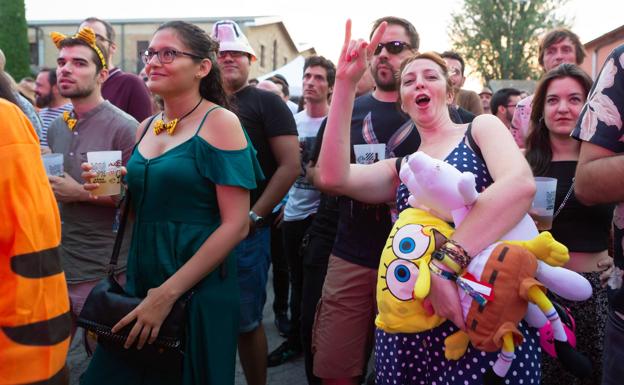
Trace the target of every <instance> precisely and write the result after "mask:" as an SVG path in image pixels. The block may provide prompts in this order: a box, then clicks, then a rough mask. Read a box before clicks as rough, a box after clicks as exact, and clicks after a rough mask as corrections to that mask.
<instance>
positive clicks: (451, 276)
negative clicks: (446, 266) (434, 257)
mask: <svg viewBox="0 0 624 385" xmlns="http://www.w3.org/2000/svg"><path fill="white" fill-rule="evenodd" d="M429 270H431V272H432V273H433V274H435V275H437V276H439V277H441V278H444V279H446V280H449V281H453V282H454V281H457V275H455V274H453V273H451V272H450V271H446V270H442V269H440V268H439V267H438V266H436V264H435V263H433V262H430V263H429Z"/></svg>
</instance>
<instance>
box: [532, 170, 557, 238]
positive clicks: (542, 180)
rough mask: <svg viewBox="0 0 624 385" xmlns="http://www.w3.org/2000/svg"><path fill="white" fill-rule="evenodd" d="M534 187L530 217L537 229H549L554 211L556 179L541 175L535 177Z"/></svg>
mask: <svg viewBox="0 0 624 385" xmlns="http://www.w3.org/2000/svg"><path fill="white" fill-rule="evenodd" d="M535 187H536V191H535V198H533V204H532V207H531V217H533V219H534V220H535V222H536V224H537V229H538V230H540V231H542V230H550V229H551V228H552V222H553V214H554V212H555V196H556V194H557V179H555V178H548V177H543V176H538V177H535Z"/></svg>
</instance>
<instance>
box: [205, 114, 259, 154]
mask: <svg viewBox="0 0 624 385" xmlns="http://www.w3.org/2000/svg"><path fill="white" fill-rule="evenodd" d="M199 136H201V137H202V138H203V139H204V140H206V141H207V142H208V143H210V144H211V145H212V146H214V147H216V148H219V149H221V150H240V149H243V148H245V147H246V146H247V139H246V138H245V134H244V133H243V128H242V127H241V124H240V121H239V120H238V117H237V116H236V115H235V114H234V113H232V112H231V111H229V110H227V109H225V108H215V109H214V110H212V111H211V112H210V113H209V114H208V116H207V117H206V121H205V122H204V124H203V126H202V128H201V129H200V130H199Z"/></svg>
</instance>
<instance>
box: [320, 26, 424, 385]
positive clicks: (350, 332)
mask: <svg viewBox="0 0 624 385" xmlns="http://www.w3.org/2000/svg"><path fill="white" fill-rule="evenodd" d="M383 22H387V23H388V25H387V28H386V30H385V32H384V34H383V36H382V38H381V40H380V43H379V45H378V46H377V47H376V49H375V51H374V54H373V57H372V59H371V62H370V71H371V74H372V75H373V79H374V81H375V90H374V91H373V92H372V93H370V94H366V95H363V96H360V97H359V98H357V99H355V103H354V106H353V114H352V119H351V127H350V133H351V135H350V136H351V145H352V147H351V148H352V151H351V162H352V163H372V162H374V161H375V160H376V159H384V158H391V157H401V156H404V155H407V154H410V153H412V152H414V151H416V150H417V149H418V146H419V145H420V137H419V136H418V132H417V131H416V130H415V129H414V126H413V124H412V122H411V120H410V119H409V117H408V116H407V115H404V114H403V113H401V112H400V111H399V109H398V108H397V106H396V102H397V100H398V96H399V87H398V82H397V76H398V71H399V68H400V65H401V62H402V61H403V60H404V59H405V58H407V57H409V56H410V55H412V54H414V53H415V52H416V51H417V50H418V45H419V37H418V33H417V32H416V29H415V28H414V26H413V25H412V24H411V23H410V22H409V21H407V20H405V19H402V18H398V17H391V16H389V17H383V18H381V19H378V20H376V21H375V23H374V25H373V28H372V32H371V37H372V36H373V34H374V33H375V31H376V30H377V28H378V27H379V26H380V25H381V23H383ZM345 129H348V128H347V127H345ZM322 135H323V134H322V133H321V132H319V137H322ZM315 182H317V181H316V180H315ZM391 223H392V222H391V213H390V209H389V207H388V205H385V204H383V205H369V204H364V203H362V202H359V201H356V200H353V199H351V198H348V197H340V198H339V220H338V231H337V234H336V240H335V243H334V247H333V249H332V252H331V255H330V257H329V264H328V267H327V275H326V277H325V283H324V285H323V292H322V295H321V300H320V303H319V306H318V308H317V313H316V320H315V324H314V331H313V337H312V338H313V340H312V351H313V352H315V353H314V374H315V375H316V376H318V377H320V378H321V379H322V381H323V383H324V384H358V383H359V380H360V378H361V376H362V375H363V374H364V373H365V370H366V363H367V362H368V357H369V355H370V352H371V348H372V342H373V330H374V318H375V313H376V310H375V307H376V303H375V290H376V284H377V268H378V265H379V257H380V255H381V252H382V249H383V246H384V244H385V242H386V239H387V237H388V234H389V233H390V229H391ZM310 383H318V382H316V380H315V379H311V380H310Z"/></svg>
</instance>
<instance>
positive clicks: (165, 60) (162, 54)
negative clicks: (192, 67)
mask: <svg viewBox="0 0 624 385" xmlns="http://www.w3.org/2000/svg"><path fill="white" fill-rule="evenodd" d="M180 55H184V56H188V57H192V58H195V59H204V58H203V57H201V56H197V55H195V54H192V53H188V52H182V51H176V50H175V49H171V48H164V49H161V50H160V51H152V50H150V49H148V50H147V51H143V52H142V53H141V60H143V63H145V64H148V63H149V62H150V61H152V58H153V57H154V56H158V61H159V62H160V64H169V63H172V62H173V61H174V60H175V58H176V57H177V56H180Z"/></svg>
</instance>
